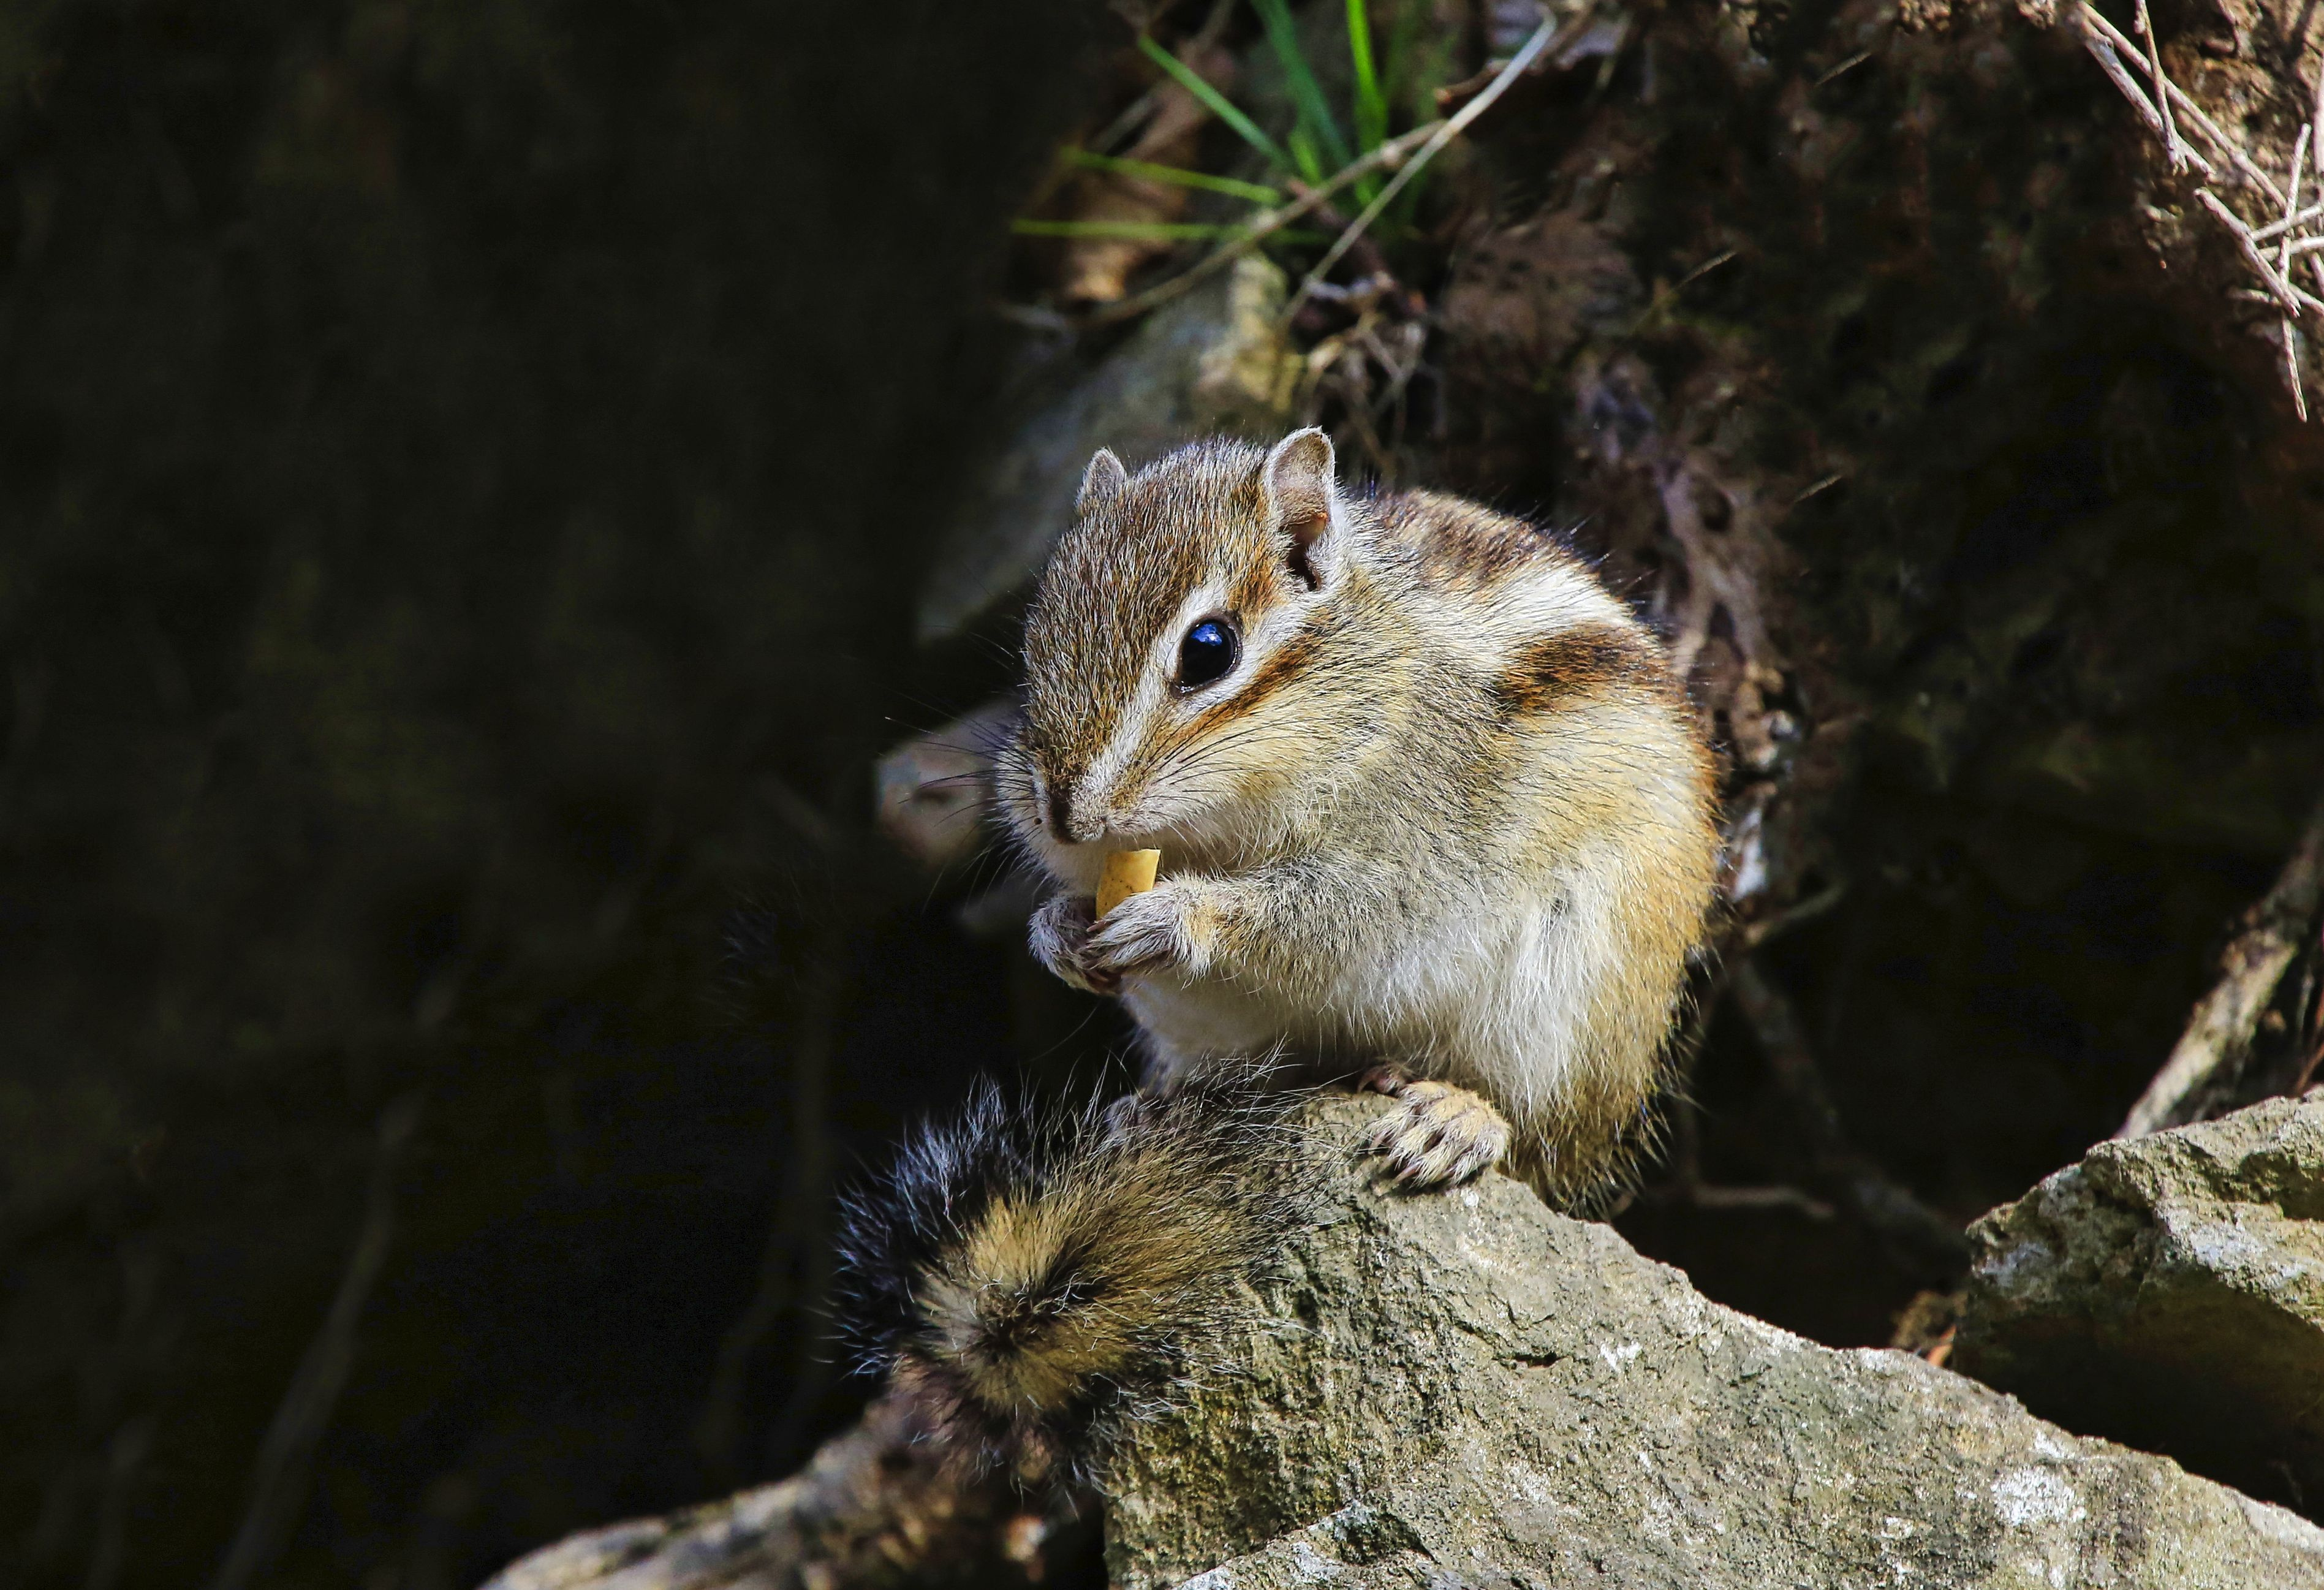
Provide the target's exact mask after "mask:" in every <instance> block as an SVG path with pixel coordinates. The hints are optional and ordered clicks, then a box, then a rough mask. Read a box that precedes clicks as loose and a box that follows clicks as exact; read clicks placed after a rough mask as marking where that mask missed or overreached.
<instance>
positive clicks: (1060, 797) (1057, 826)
mask: <svg viewBox="0 0 2324 1590" xmlns="http://www.w3.org/2000/svg"><path fill="white" fill-rule="evenodd" d="M1084 806H1086V802H1084ZM1049 832H1051V833H1052V834H1055V835H1056V837H1058V838H1059V839H1062V840H1064V841H1065V843H1066V844H1068V845H1087V844H1088V843H1090V841H1092V840H1093V839H1095V838H1097V837H1100V835H1101V834H1102V832H1103V830H1102V828H1100V827H1098V826H1097V825H1096V824H1094V823H1092V822H1091V821H1090V820H1089V813H1088V811H1087V810H1086V809H1084V811H1083V812H1082V813H1081V814H1080V820H1079V821H1078V822H1077V821H1076V820H1075V814H1074V787H1073V784H1072V783H1071V782H1070V781H1067V780H1065V779H1052V780H1051V781H1049Z"/></svg>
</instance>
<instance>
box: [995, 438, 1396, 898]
mask: <svg viewBox="0 0 2324 1590" xmlns="http://www.w3.org/2000/svg"><path fill="white" fill-rule="evenodd" d="M1361 513H1362V509H1361V507H1360V504H1351V503H1350V502H1348V501H1347V500H1345V499H1344V498H1343V497H1342V495H1341V493H1340V490H1339V488H1338V485H1337V484H1336V482H1335V480H1334V478H1333V455H1332V443H1331V439H1330V438H1328V437H1326V436H1325V435H1324V434H1323V432H1322V431H1321V430H1301V431H1297V432H1295V433H1294V434H1293V435H1291V436H1289V437H1287V438H1286V439H1284V440H1283V441H1281V442H1279V443H1277V445H1276V446H1275V447H1274V448H1271V449H1269V450H1267V451H1261V450H1260V449H1259V448H1256V447H1251V446H1249V445H1246V444H1242V443H1238V442H1228V441H1210V442H1199V443H1196V444H1194V446H1192V447H1188V448H1182V449H1180V450H1179V451H1177V452H1176V453H1172V454H1170V455H1169V456H1168V457H1167V458H1162V459H1161V460H1159V461H1158V462H1157V463H1155V464H1153V465H1150V466H1148V467H1147V468H1145V469H1143V470H1141V471H1139V473H1138V474H1137V475H1135V476H1132V475H1130V473H1129V472H1128V471H1127V470H1125V469H1124V468H1123V467H1122V466H1121V461H1120V459H1119V458H1115V457H1114V456H1113V454H1111V452H1104V451H1101V452H1100V453H1099V454H1098V455H1097V456H1096V457H1095V458H1093V459H1091V460H1090V466H1089V470H1088V472H1087V474H1086V475H1084V477H1083V480H1082V489H1081V496H1080V500H1079V503H1078V504H1077V513H1076V518H1075V522H1074V525H1073V527H1072V528H1071V529H1069V530H1068V531H1066V532H1065V536H1064V537H1063V539H1062V540H1060V541H1058V543H1057V547H1056V551H1055V553H1054V554H1052V556H1051V558H1050V560H1049V565H1048V568H1047V570H1046V571H1044V573H1043V574H1042V577H1041V582H1040V587H1039V590H1038V592H1037V595H1036V596H1035V597H1034V601H1033V605H1032V607H1031V610H1030V611H1029V612H1028V614H1027V615H1026V621H1025V674H1026V680H1025V715H1024V726H1023V729H1022V732H1021V734H1020V736H1019V740H1018V742H1017V744H1016V745H1015V746H1014V748H1013V753H1012V754H1011V755H1010V756H1008V757H1006V758H1004V761H1003V766H1002V768H1001V794H1002V798H1003V800H1004V801H1005V802H1006V804H1007V806H1008V809H1009V811H1010V819H1011V821H1012V823H1013V824H1014V825H1015V827H1017V829H1018V832H1019V835H1020V836H1022V837H1025V838H1027V839H1028V841H1031V842H1035V843H1037V844H1038V845H1039V846H1041V847H1042V848H1044V849H1047V850H1050V851H1052V852H1054V851H1055V850H1056V848H1057V847H1060V846H1082V845H1094V844H1098V843H1100V842H1104V843H1105V844H1106V845H1108V846H1120V845H1122V844H1123V843H1125V842H1127V841H1132V840H1157V841H1158V840H1160V839H1163V838H1170V839H1174V840H1176V841H1178V842H1180V843H1184V842H1186V841H1189V840H1193V841H1195V842H1200V841H1203V840H1204V839H1210V840H1218V839H1222V838H1224V837H1227V836H1228V835H1230V834H1231V833H1233V832H1235V831H1237V830H1239V829H1242V828H1246V827H1248V826H1249V825H1250V820H1251V818H1253V816H1254V815H1256V812H1257V809H1261V808H1263V807H1264V806H1265V804H1266V803H1267V802H1268V800H1271V799H1274V798H1276V797H1277V796H1278V795H1279V794H1280V793H1281V792H1282V791H1283V790H1286V789H1287V788H1290V787H1291V786H1292V785H1293V784H1294V783H1295V782H1300V781H1303V775H1304V774H1305V773H1306V772H1307V769H1306V765H1305V764H1306V763H1307V762H1308V761H1310V760H1312V759H1313V758H1314V757H1315V756H1317V755H1320V754H1324V753H1326V752H1327V750H1328V747H1329V745H1330V743H1331V741H1332V738H1333V736H1332V735H1330V734H1328V733H1327V732H1325V729H1326V722H1327V720H1328V719H1329V718H1330V716H1332V714H1331V707H1330V703H1329V702H1328V701H1327V700H1323V699H1319V697H1318V693H1317V690H1316V688H1315V687H1316V684H1317V681H1318V680H1319V679H1321V678H1322V677H1323V676H1325V675H1327V674H1330V673H1333V672H1337V671H1340V670H1336V669H1334V668H1333V666H1332V664H1333V661H1336V660H1342V659H1341V658H1340V655H1339V654H1340V653H1342V652H1345V653H1349V656H1348V658H1346V659H1344V660H1345V661H1352V660H1353V658H1354V656H1355V655H1356V654H1357V653H1360V652H1361V650H1362V641H1361V637H1360V635H1358V634H1355V633H1352V632H1353V631H1354V630H1356V629H1358V628H1360V626H1357V625H1351V624H1350V623H1349V622H1348V620H1347V615H1346V614H1345V612H1344V608H1345V605H1346V604H1345V603H1344V602H1343V601H1342V596H1343V595H1344V593H1345V591H1346V589H1347V587H1349V586H1350V584H1351V581H1352V580H1353V579H1355V578H1357V571H1356V569H1355V567H1354V565H1355V562H1356V552H1357V550H1358V549H1357V545H1356V543H1357V541H1359V539H1360V528H1361V527H1360V522H1359V520H1360V514H1361ZM1304 781H1305V782H1307V783H1312V782H1313V781H1312V780H1311V779H1310V780H1304Z"/></svg>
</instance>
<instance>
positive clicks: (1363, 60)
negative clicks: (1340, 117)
mask: <svg viewBox="0 0 2324 1590" xmlns="http://www.w3.org/2000/svg"><path fill="white" fill-rule="evenodd" d="M1348 59H1349V60H1350V61H1351V63H1352V64H1353V65H1354V67H1355V75H1356V105H1355V111H1356V153H1359V154H1369V153H1371V152H1372V151H1373V150H1375V149H1378V148H1379V146H1380V143H1381V141H1382V140H1384V139H1385V138H1387V136H1388V97H1387V96H1386V95H1384V94H1382V93H1381V92H1380V84H1379V72H1378V71H1376V70H1375V69H1373V66H1372V21H1371V16H1370V14H1369V8H1368V7H1367V6H1366V5H1365V4H1364V0H1348Z"/></svg>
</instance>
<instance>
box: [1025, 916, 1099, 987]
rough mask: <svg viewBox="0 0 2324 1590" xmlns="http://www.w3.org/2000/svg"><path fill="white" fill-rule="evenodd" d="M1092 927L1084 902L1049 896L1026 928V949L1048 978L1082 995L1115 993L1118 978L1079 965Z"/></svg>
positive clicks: (1094, 920)
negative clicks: (1030, 952) (1042, 967)
mask: <svg viewBox="0 0 2324 1590" xmlns="http://www.w3.org/2000/svg"><path fill="white" fill-rule="evenodd" d="M1094 926H1096V914H1095V912H1094V911H1093V909H1092V907H1091V904H1090V901H1088V900H1087V899H1085V898H1084V897H1082V896H1079V895H1073V894H1058V895H1053V896H1051V897H1050V898H1049V899H1048V900H1047V901H1043V902H1042V904H1041V905H1040V906H1039V907H1038V908H1037V909H1036V910H1035V911H1034V912H1033V920H1031V922H1029V923H1028V925H1027V927H1028V931H1027V935H1026V948H1028V949H1029V950H1031V951H1032V954H1033V958H1034V959H1035V960H1037V961H1038V962H1040V963H1041V965H1042V966H1046V967H1047V968H1048V970H1049V972H1050V974H1051V975H1054V976H1056V977H1057V978H1059V979H1061V980H1062V981H1064V982H1065V983H1067V984H1070V985H1073V986H1074V987H1075V988H1078V989H1080V990H1082V991H1083V992H1084V993H1085V994H1115V993H1119V992H1120V988H1121V979H1120V977H1118V976H1113V975H1110V974H1108V973H1104V972H1093V971H1092V970H1091V969H1090V968H1089V967H1087V966H1084V964H1083V957H1084V955H1085V954H1086V953H1087V951H1088V948H1089V938H1090V929H1092V928H1093V927H1094Z"/></svg>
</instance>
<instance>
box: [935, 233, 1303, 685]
mask: <svg viewBox="0 0 2324 1590" xmlns="http://www.w3.org/2000/svg"><path fill="white" fill-rule="evenodd" d="M1288 294H1289V282H1288V281H1287V280H1286V277H1285V276H1284V273H1283V271H1282V269H1281V268H1280V267H1279V266H1277V265H1275V264H1272V263H1268V261H1267V260H1265V259H1262V258H1260V257H1259V256H1258V255H1257V254H1251V255H1249V256H1246V257H1245V258H1243V259H1241V260H1239V261H1237V262H1236V263H1235V265H1234V267H1233V268H1232V269H1231V270H1230V271H1227V272H1224V273H1222V274H1220V275H1219V276H1218V277H1217V278H1216V279H1215V280H1213V281H1212V282H1207V283H1205V284H1204V285H1203V286H1201V287H1198V288H1196V289H1194V291H1191V292H1189V293H1187V294H1186V296H1185V297H1184V298H1182V299H1180V300H1177V301H1176V303H1173V304H1171V305H1169V306H1168V307H1167V308H1165V309H1162V310H1157V311H1156V312H1155V313H1154V314H1152V315H1150V316H1148V318H1147V319H1145V320H1143V321H1141V322H1140V323H1139V328H1138V329H1137V331H1136V332H1134V333H1133V334H1132V335H1131V336H1130V339H1129V340H1128V341H1126V342H1124V343H1123V344H1122V345H1121V346H1120V347H1118V348H1116V349H1115V350H1114V351H1113V352H1112V353H1111V354H1110V355H1108V356H1106V358H1105V359H1104V360H1103V361H1102V363H1100V364H1099V365H1098V366H1097V367H1096V368H1095V369H1094V370H1093V371H1091V372H1090V374H1088V375H1086V376H1084V378H1082V380H1081V381H1080V382H1079V383H1077V384H1074V386H1073V387H1071V388H1070V389H1069V390H1068V391H1066V392H1065V393H1063V394H1062V395H1060V396H1059V397H1057V398H1056V400H1055V401H1053V402H1050V403H1048V404H1047V406H1046V407H1044V408H1042V409H1041V410H1039V411H1037V412H1036V413H1035V414H1034V415H1033V416H1032V418H1031V419H1029V420H1028V421H1026V422H1025V424H1024V425H1023V426H1022V427H1021V428H1020V429H1019V430H1018V432H1017V434H1016V436H1015V437H1014V439H1012V440H1011V441H1010V444H1009V445H1008V446H1007V447H1006V448H1003V449H1001V453H1000V455H999V457H997V458H994V459H993V461H992V462H991V465H990V466H989V467H987V468H986V469H985V471H984V473H983V475H982V477H981V478H980V479H979V481H978V482H977V484H976V485H975V486H973V488H972V489H971V491H970V492H969V494H968V496H967V499H966V502H965V504H964V507H963V509H962V511H961V512H960V513H959V514H958V516H957V517H956V518H955V519H954V521H953V522H952V524H951V525H950V526H949V527H948V528H947V529H946V531H945V534H944V536H943V538H942V540H941V541H940V542H939V543H938V545H937V547H936V556H935V559H934V563H933V566H932V568H931V569H930V570H929V574H928V579H927V584H926V585H925V586H923V587H921V596H920V608H919V633H920V638H921V639H922V640H923V641H936V640H942V639H944V638H945V637H946V636H949V635H952V634H955V633H958V632H959V631H960V630H961V629H962V627H963V626H964V625H965V624H968V623H969V622H970V621H971V620H973V619H974V618H975V617H976V616H977V615H980V614H982V612H984V611H985V610H986V609H987V608H988V607H990V606H991V605H993V603H995V602H997V601H999V600H1000V599H1001V597H1003V596H1007V595H1008V594H1009V593H1010V591H1012V590H1015V589H1016V588H1017V587H1019V586H1021V585H1023V584H1024V583H1025V582H1026V581H1027V580H1028V579H1029V578H1032V576H1033V574H1034V573H1035V572H1036V571H1037V569H1039V568H1040V566H1041V561H1042V559H1045V558H1047V556H1048V551H1049V543H1050V542H1051V541H1055V540H1056V537H1057V533H1058V532H1060V531H1062V530H1064V529H1065V524H1066V522H1067V521H1068V520H1069V519H1070V518H1071V517H1072V514H1073V505H1074V493H1075V492H1076V491H1077V490H1078V489H1079V488H1080V485H1081V478H1082V471H1083V469H1084V468H1085V467H1087V466H1088V464H1089V460H1090V455H1091V454H1092V453H1094V452H1095V451H1097V449H1098V448H1101V447H1109V448H1112V449H1113V450H1114V451H1115V452H1117V453H1119V454H1120V455H1121V458H1122V461H1123V462H1124V463H1127V464H1128V465H1129V466H1130V467H1131V468H1132V469H1135V468H1137V467H1139V465H1141V464H1144V463H1146V462H1147V461H1148V460H1149V459H1151V458H1156V457H1157V456H1159V455H1160V454H1162V453H1165V452H1167V451H1168V450H1169V449H1170V448H1174V447H1176V446H1178V445H1179V444H1180V443H1182V442H1187V441H1192V440H1193V439H1195V438H1196V437H1201V436H1209V435H1213V434H1216V433H1219V432H1222V431H1224V432H1228V433H1232V434H1243V435H1250V436H1252V437H1259V438H1266V437H1271V436H1272V434H1273V433H1274V432H1276V431H1278V430H1281V429H1283V427H1284V426H1285V424H1286V422H1287V421H1288V419H1289V416H1290V412H1291V400H1292V395H1293V392H1294V389H1295V387H1296V383H1297V381H1298V377H1299V371H1300V361H1299V357H1298V356H1297V355H1296V354H1295V353H1293V352H1292V351H1291V347H1290V343H1289V341H1288V339H1287V338H1286V335H1285V332H1284V329H1283V327H1282V325H1281V323H1280V322H1281V317H1282V311H1283V306H1284V303H1285V300H1286V298H1287V297H1288Z"/></svg>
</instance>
